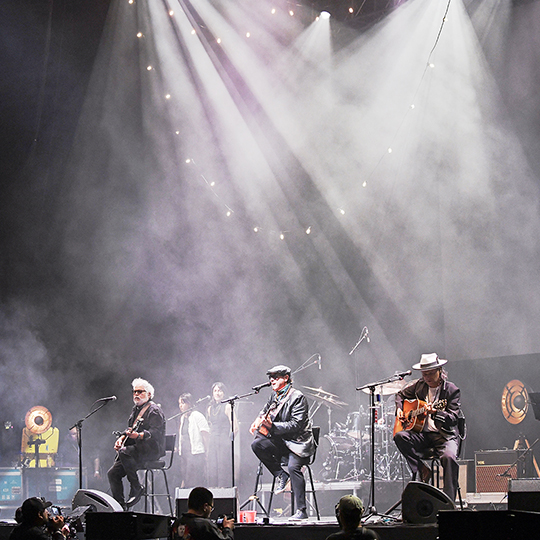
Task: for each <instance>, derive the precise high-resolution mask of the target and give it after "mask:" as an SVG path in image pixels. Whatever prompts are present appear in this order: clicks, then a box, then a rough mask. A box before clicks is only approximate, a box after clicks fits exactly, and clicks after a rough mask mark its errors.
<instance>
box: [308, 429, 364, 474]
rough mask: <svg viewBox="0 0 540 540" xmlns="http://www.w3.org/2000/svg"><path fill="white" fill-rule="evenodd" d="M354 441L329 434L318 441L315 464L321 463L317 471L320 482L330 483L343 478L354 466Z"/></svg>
mask: <svg viewBox="0 0 540 540" xmlns="http://www.w3.org/2000/svg"><path fill="white" fill-rule="evenodd" d="M355 452H356V443H355V440H354V439H352V438H351V437H346V436H345V437H344V436H341V435H334V434H332V433H330V434H329V435H325V436H324V437H322V438H321V439H320V440H319V447H318V449H317V462H319V463H322V465H321V467H320V469H318V474H317V476H318V479H319V480H320V481H321V482H331V481H332V480H339V479H343V478H345V476H346V475H347V473H349V472H350V471H351V469H352V468H353V466H354V453H355Z"/></svg>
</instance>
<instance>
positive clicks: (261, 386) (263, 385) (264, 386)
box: [251, 381, 272, 392]
mask: <svg viewBox="0 0 540 540" xmlns="http://www.w3.org/2000/svg"><path fill="white" fill-rule="evenodd" d="M267 386H272V383H271V382H270V381H268V382H265V383H263V384H257V385H256V386H253V387H252V388H251V389H252V390H255V392H258V391H259V390H261V389H263V388H266V387H267Z"/></svg>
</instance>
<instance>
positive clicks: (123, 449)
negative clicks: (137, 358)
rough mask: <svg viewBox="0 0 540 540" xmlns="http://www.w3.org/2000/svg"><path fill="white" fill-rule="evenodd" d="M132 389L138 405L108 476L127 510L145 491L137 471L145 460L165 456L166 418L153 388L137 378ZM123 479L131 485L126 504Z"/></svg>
mask: <svg viewBox="0 0 540 540" xmlns="http://www.w3.org/2000/svg"><path fill="white" fill-rule="evenodd" d="M131 386H132V387H133V403H134V404H135V405H134V407H133V409H132V411H131V416H130V417H129V419H128V429H127V430H126V431H125V433H124V434H123V435H122V436H120V437H119V438H118V439H117V441H116V443H115V445H114V449H115V450H116V452H117V454H116V459H115V461H114V464H113V466H112V467H111V468H110V469H109V471H108V473H107V475H108V477H109V484H110V486H111V493H112V496H113V497H114V498H115V499H116V500H117V501H118V502H119V503H120V504H121V505H122V507H123V508H124V509H126V510H127V509H128V508H130V507H131V506H135V505H136V504H137V503H138V502H139V501H140V499H141V497H142V495H143V492H144V488H143V486H141V484H140V482H139V477H138V476H137V469H139V468H141V466H142V464H143V463H144V462H145V461H155V460H157V459H159V458H160V457H161V456H163V455H165V416H164V415H163V412H162V410H161V407H160V406H159V405H157V404H156V403H154V402H153V401H152V398H153V397H154V387H153V386H152V385H151V384H150V383H149V382H148V381H145V380H144V379H134V380H133V382H132V383H131ZM124 476H126V477H127V479H128V481H129V484H130V491H129V498H128V500H127V501H125V500H124V486H123V484H122V478H124Z"/></svg>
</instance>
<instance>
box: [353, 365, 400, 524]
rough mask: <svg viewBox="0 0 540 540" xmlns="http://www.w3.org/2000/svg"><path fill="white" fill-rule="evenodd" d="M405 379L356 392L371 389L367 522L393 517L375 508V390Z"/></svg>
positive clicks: (395, 376) (377, 384)
mask: <svg viewBox="0 0 540 540" xmlns="http://www.w3.org/2000/svg"><path fill="white" fill-rule="evenodd" d="M403 377H404V375H403V374H400V373H396V374H395V375H392V376H391V377H388V378H387V379H382V380H380V381H377V382H372V383H368V384H365V385H364V386H360V387H358V388H357V389H356V390H357V391H358V390H364V389H366V388H368V389H369V409H370V411H371V420H370V421H371V444H370V461H371V487H370V495H369V503H370V504H369V506H368V508H369V512H368V515H367V516H366V518H365V520H367V519H369V518H370V517H372V516H378V515H384V516H385V517H391V516H388V515H386V514H378V513H377V508H376V507H375V389H376V388H377V386H382V385H383V384H387V383H390V382H394V381H400V380H402V379H403Z"/></svg>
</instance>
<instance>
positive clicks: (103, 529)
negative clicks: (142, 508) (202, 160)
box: [86, 512, 172, 540]
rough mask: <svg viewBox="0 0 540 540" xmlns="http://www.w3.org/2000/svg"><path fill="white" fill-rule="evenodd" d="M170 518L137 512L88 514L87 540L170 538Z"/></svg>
mask: <svg viewBox="0 0 540 540" xmlns="http://www.w3.org/2000/svg"><path fill="white" fill-rule="evenodd" d="M171 525H172V518H171V517H170V516H159V515H155V514H142V513H136V512H113V513H111V512H88V514H87V515H86V540H143V539H145V538H168V537H169V533H170V529H171Z"/></svg>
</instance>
